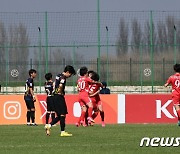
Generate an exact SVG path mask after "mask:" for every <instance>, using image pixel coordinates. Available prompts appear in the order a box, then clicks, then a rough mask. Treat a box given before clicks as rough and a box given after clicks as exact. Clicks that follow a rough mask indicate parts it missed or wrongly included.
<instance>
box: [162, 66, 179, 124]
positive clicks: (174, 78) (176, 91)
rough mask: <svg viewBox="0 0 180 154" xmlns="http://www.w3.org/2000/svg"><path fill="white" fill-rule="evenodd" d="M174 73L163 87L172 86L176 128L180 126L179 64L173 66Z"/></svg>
mask: <svg viewBox="0 0 180 154" xmlns="http://www.w3.org/2000/svg"><path fill="white" fill-rule="evenodd" d="M174 71H175V72H176V73H175V74H174V75H171V76H170V77H169V78H168V80H167V82H166V84H165V85H164V86H165V87H167V86H168V85H169V84H171V86H172V101H173V103H174V108H175V110H176V112H177V115H178V126H180V64H175V65H174Z"/></svg>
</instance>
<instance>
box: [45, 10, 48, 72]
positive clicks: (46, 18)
mask: <svg viewBox="0 0 180 154" xmlns="http://www.w3.org/2000/svg"><path fill="white" fill-rule="evenodd" d="M45 46H46V50H45V51H46V54H45V55H46V73H48V14H47V12H45Z"/></svg>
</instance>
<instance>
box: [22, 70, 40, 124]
mask: <svg viewBox="0 0 180 154" xmlns="http://www.w3.org/2000/svg"><path fill="white" fill-rule="evenodd" d="M35 77H36V70H34V69H30V70H29V78H28V79H27V80H26V85H25V94H24V100H25V102H26V107H27V125H28V126H31V125H32V126H37V125H36V123H35V106H34V102H36V98H35V95H34V81H33V79H34V78H35ZM30 120H31V121H32V123H30Z"/></svg>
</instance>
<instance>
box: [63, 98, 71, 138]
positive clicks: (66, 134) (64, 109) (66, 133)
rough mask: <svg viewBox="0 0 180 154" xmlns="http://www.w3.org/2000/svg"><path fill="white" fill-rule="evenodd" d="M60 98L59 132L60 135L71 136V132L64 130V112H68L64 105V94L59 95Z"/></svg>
mask: <svg viewBox="0 0 180 154" xmlns="http://www.w3.org/2000/svg"><path fill="white" fill-rule="evenodd" d="M60 99H61V101H60V102H61V103H60V107H61V110H60V112H61V116H60V126H61V134H60V136H72V134H70V133H68V132H66V131H65V126H66V123H65V120H66V114H68V112H67V105H66V101H65V98H64V96H60Z"/></svg>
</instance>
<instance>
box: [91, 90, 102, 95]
mask: <svg viewBox="0 0 180 154" xmlns="http://www.w3.org/2000/svg"><path fill="white" fill-rule="evenodd" d="M99 92H100V90H98V91H96V92H95V93H90V94H89V96H90V97H93V96H96V95H97V94H99Z"/></svg>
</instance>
